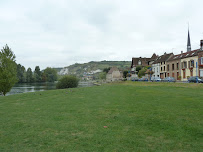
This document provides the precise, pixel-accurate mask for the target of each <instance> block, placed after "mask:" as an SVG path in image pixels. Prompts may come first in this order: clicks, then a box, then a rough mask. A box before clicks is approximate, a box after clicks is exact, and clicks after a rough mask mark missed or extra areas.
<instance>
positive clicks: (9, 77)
mask: <svg viewBox="0 0 203 152" xmlns="http://www.w3.org/2000/svg"><path fill="white" fill-rule="evenodd" d="M15 58H16V57H15V54H14V53H13V52H12V50H11V49H10V48H9V47H8V45H7V44H6V46H5V47H3V49H1V51H0V93H2V94H3V95H4V96H5V95H6V93H7V92H9V91H10V90H11V88H12V87H13V85H14V84H15V83H16V82H17V68H16V63H15Z"/></svg>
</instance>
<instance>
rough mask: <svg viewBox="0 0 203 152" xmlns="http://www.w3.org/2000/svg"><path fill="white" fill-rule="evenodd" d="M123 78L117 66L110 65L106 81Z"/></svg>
mask: <svg viewBox="0 0 203 152" xmlns="http://www.w3.org/2000/svg"><path fill="white" fill-rule="evenodd" d="M122 79H123V73H122V72H121V71H119V70H118V68H117V67H112V68H111V69H110V70H109V72H108V73H107V75H106V81H107V82H112V81H119V80H122Z"/></svg>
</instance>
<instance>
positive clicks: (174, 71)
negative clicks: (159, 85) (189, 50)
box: [166, 54, 181, 80]
mask: <svg viewBox="0 0 203 152" xmlns="http://www.w3.org/2000/svg"><path fill="white" fill-rule="evenodd" d="M166 65H167V77H174V78H175V79H176V80H181V66H180V65H181V54H178V55H174V56H172V57H171V58H170V59H169V60H168V61H167V64H166Z"/></svg>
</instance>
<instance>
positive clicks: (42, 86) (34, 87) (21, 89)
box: [6, 82, 93, 96]
mask: <svg viewBox="0 0 203 152" xmlns="http://www.w3.org/2000/svg"><path fill="white" fill-rule="evenodd" d="M90 86H93V83H92V82H79V85H78V87H90ZM55 89H56V83H51V82H45V83H18V84H15V86H14V87H13V88H12V89H11V91H10V92H9V93H7V94H6V95H7V96H8V95H12V94H19V93H26V92H36V91H45V90H55Z"/></svg>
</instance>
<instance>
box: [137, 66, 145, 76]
mask: <svg viewBox="0 0 203 152" xmlns="http://www.w3.org/2000/svg"><path fill="white" fill-rule="evenodd" d="M145 72H146V69H145V68H143V69H141V70H140V71H139V73H138V77H140V78H141V77H142V76H144V75H145Z"/></svg>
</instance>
